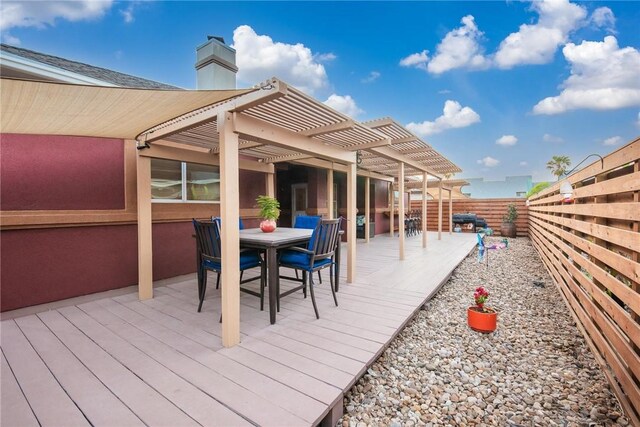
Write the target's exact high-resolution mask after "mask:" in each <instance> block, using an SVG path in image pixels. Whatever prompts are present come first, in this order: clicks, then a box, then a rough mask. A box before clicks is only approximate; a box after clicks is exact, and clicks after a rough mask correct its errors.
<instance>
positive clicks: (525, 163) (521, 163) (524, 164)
mask: <svg viewBox="0 0 640 427" xmlns="http://www.w3.org/2000/svg"><path fill="white" fill-rule="evenodd" d="M528 164H529V163H527V162H524V161H523V162H520V166H527V165H528Z"/></svg>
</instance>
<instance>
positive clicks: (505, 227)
mask: <svg viewBox="0 0 640 427" xmlns="http://www.w3.org/2000/svg"><path fill="white" fill-rule="evenodd" d="M500 235H502V236H505V237H516V224H515V223H513V222H503V223H502V225H501V226H500Z"/></svg>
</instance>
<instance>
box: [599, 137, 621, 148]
mask: <svg viewBox="0 0 640 427" xmlns="http://www.w3.org/2000/svg"><path fill="white" fill-rule="evenodd" d="M621 142H622V137H620V136H612V137H611V138H607V139H605V140H604V141H602V145H608V146H610V145H618V144H620V143H621Z"/></svg>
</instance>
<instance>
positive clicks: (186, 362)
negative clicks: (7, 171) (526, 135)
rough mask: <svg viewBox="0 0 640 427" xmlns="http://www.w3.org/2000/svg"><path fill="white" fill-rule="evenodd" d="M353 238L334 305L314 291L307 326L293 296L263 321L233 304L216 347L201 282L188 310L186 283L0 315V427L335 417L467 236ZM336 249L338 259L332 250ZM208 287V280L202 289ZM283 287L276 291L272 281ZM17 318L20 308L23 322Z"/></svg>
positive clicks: (249, 302)
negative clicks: (225, 337)
mask: <svg viewBox="0 0 640 427" xmlns="http://www.w3.org/2000/svg"><path fill="white" fill-rule="evenodd" d="M421 240H422V238H421V236H415V237H410V238H408V239H407V248H406V259H405V260H404V261H398V250H397V246H398V240H397V239H394V238H390V237H388V236H386V235H379V236H376V237H375V238H374V239H372V240H371V242H370V243H369V244H364V243H362V244H360V243H359V244H358V254H357V257H358V266H357V281H356V283H353V284H346V283H344V279H343V281H342V283H341V286H340V292H339V293H338V302H339V304H340V306H339V307H335V306H334V304H333V300H332V297H331V291H330V289H329V287H328V275H327V274H325V276H324V277H325V283H324V284H323V285H318V286H317V288H316V289H317V292H316V298H317V300H318V306H319V311H320V317H321V318H320V320H316V318H315V316H314V314H313V307H312V305H311V300H310V299H309V298H308V299H304V298H303V296H302V293H301V292H299V293H295V294H292V295H290V296H287V297H285V298H283V299H282V306H281V311H280V313H279V315H278V322H277V324H276V325H269V313H268V310H267V311H262V312H261V311H260V310H259V299H258V298H255V297H253V296H250V295H246V294H243V295H242V299H241V334H242V337H241V344H240V345H238V346H235V347H233V348H223V347H222V343H221V338H220V335H221V332H220V324H219V323H218V318H219V310H220V293H219V291H217V290H215V289H214V288H215V280H210V281H209V284H210V288H209V291H208V295H207V299H206V301H205V303H204V306H203V311H202V313H197V312H196V308H197V294H196V280H195V277H194V275H189V276H182V277H178V278H174V279H171V280H165V281H162V283H157V284H156V289H155V298H154V299H152V300H148V301H144V302H140V301H138V298H137V294H136V293H135V292H131V291H130V292H128V293H125V294H123V295H118V296H109V297H101V298H99V299H94V300H92V301H80V302H78V301H73V302H68V303H67V304H59V303H58V304H55V305H54V306H43V307H38V309H40V310H41V311H40V312H37V313H34V311H35V310H33V309H32V310H31V312H32V313H33V314H28V313H29V311H26V312H25V311H16V312H13V313H11V312H9V313H3V319H4V320H3V321H2V323H1V337H2V339H1V343H0V344H1V349H2V376H1V379H2V384H1V392H2V396H1V408H0V409H1V419H0V424H1V425H2V426H21V427H22V426H32V425H33V426H37V425H39V424H40V425H44V426H75V425H83V426H86V425H96V426H98V425H104V426H130V425H131V426H135V425H151V426H189V425H224V426H236V425H238V426H241V425H251V424H254V425H265V426H269V425H273V426H302V425H315V424H318V423H321V422H323V421H324V423H325V424H329V423H332V422H335V420H336V419H337V417H339V416H340V415H341V413H342V412H341V411H342V397H343V393H344V392H346V391H347V390H349V388H350V387H351V386H352V385H353V384H354V383H355V382H356V381H357V380H358V379H359V378H360V377H361V376H362V375H363V374H364V373H365V372H366V370H367V368H368V367H369V366H370V365H371V364H372V363H373V361H375V360H376V358H377V357H378V356H379V355H380V354H381V352H382V351H383V350H384V348H385V347H386V345H387V344H388V343H389V342H390V341H391V340H392V339H393V338H394V337H395V336H396V335H397V334H398V333H399V331H400V330H401V329H402V328H403V326H404V325H405V324H406V323H407V322H408V321H409V320H410V319H411V318H412V317H413V315H414V314H415V313H416V312H417V311H418V310H419V309H420V307H421V306H422V305H423V304H424V302H425V301H426V300H427V299H428V298H430V296H431V295H432V294H433V293H434V292H435V291H436V290H437V289H438V287H439V286H440V285H441V284H442V283H444V281H446V279H447V278H448V276H449V275H450V274H451V272H452V271H453V269H454V268H455V267H456V266H457V265H458V264H459V263H460V261H461V260H462V259H463V258H464V257H465V256H466V255H467V254H468V253H469V252H470V250H471V249H472V248H473V247H474V245H475V235H474V234H453V235H449V234H448V233H443V235H442V240H441V241H438V240H436V234H435V233H429V243H428V248H427V249H426V250H424V249H422V247H421V246H420V245H421ZM343 253H344V252H343ZM212 283H213V284H214V286H211V284H212ZM283 286H284V284H283ZM51 307H54V308H51ZM25 313H27V314H26V315H25Z"/></svg>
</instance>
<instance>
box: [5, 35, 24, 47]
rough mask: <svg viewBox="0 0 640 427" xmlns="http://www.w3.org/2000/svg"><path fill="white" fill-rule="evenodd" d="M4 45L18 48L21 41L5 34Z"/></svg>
mask: <svg viewBox="0 0 640 427" xmlns="http://www.w3.org/2000/svg"><path fill="white" fill-rule="evenodd" d="M2 43H6V44H10V45H13V46H18V45H19V44H20V39H19V38H17V37H14V36H12V35H11V34H9V33H7V32H5V33H3V34H2Z"/></svg>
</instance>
